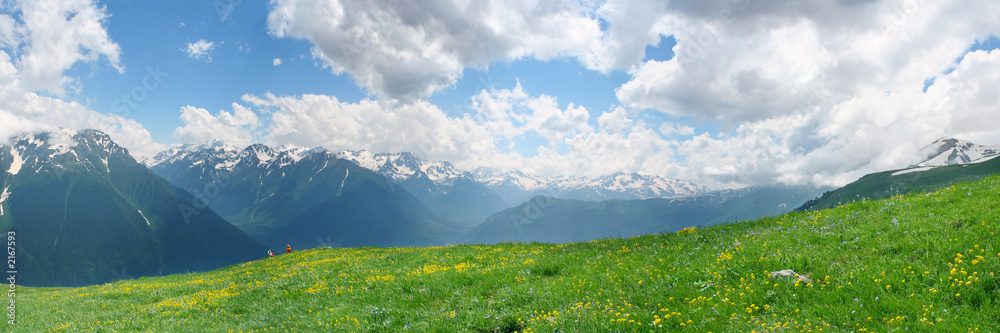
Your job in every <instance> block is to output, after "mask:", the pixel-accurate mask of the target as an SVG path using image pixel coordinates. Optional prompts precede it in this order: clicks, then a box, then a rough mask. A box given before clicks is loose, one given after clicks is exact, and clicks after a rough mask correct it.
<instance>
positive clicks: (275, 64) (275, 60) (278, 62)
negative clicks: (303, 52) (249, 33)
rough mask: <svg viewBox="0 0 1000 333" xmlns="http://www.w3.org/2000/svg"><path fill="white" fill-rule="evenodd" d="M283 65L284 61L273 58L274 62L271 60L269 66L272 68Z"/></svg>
mask: <svg viewBox="0 0 1000 333" xmlns="http://www.w3.org/2000/svg"><path fill="white" fill-rule="evenodd" d="M283 63H284V61H282V60H281V58H274V60H271V64H272V65H274V67H278V66H281V64H283Z"/></svg>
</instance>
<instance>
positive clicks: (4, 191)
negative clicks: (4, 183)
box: [0, 187, 10, 216]
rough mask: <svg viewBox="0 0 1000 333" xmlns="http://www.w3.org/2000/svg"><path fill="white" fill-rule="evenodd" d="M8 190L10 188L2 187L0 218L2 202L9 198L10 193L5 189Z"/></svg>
mask: <svg viewBox="0 0 1000 333" xmlns="http://www.w3.org/2000/svg"><path fill="white" fill-rule="evenodd" d="M9 188H10V187H4V188H3V192H2V193H0V216H3V202H4V201H7V197H10V192H7V189H9Z"/></svg>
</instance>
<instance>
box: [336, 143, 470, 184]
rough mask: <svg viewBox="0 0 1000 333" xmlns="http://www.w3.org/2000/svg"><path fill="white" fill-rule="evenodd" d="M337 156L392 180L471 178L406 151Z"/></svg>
mask: <svg viewBox="0 0 1000 333" xmlns="http://www.w3.org/2000/svg"><path fill="white" fill-rule="evenodd" d="M337 157H338V158H341V159H344V160H348V161H351V162H354V164H357V165H359V166H361V167H362V168H365V169H368V170H372V171H375V172H376V173H378V174H381V175H383V176H385V177H386V178H389V179H392V180H394V181H404V180H407V179H410V178H415V177H416V178H419V177H426V178H427V179H430V180H431V181H434V182H435V183H439V184H444V183H450V182H451V181H454V180H455V179H458V178H463V177H468V178H472V176H471V175H470V174H468V173H466V172H463V171H460V170H458V169H455V167H454V166H452V165H451V163H448V162H428V161H424V160H422V159H420V158H418V157H416V156H415V155H413V154H412V153H408V152H402V153H378V154H373V153H371V152H368V151H365V150H361V151H343V152H340V153H337Z"/></svg>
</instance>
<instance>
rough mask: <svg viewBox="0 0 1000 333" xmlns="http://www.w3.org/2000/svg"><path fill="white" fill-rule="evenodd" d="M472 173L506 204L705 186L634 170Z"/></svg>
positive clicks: (656, 194) (697, 190)
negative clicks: (540, 174) (588, 175)
mask: <svg viewBox="0 0 1000 333" xmlns="http://www.w3.org/2000/svg"><path fill="white" fill-rule="evenodd" d="M474 176H475V177H476V179H477V180H479V181H480V182H482V183H483V184H485V185H486V186H487V187H488V188H490V189H492V190H494V191H496V192H497V194H499V195H500V196H501V197H502V198H503V199H504V200H505V201H506V202H507V203H508V204H511V205H516V204H518V203H521V202H524V201H526V200H528V199H530V198H532V197H535V196H538V195H545V196H551V197H557V198H561V199H574V200H584V201H602V200H637V199H652V198H678V197H689V196H694V195H698V194H702V193H705V192H707V189H705V188H704V187H701V186H697V185H694V184H691V183H688V182H684V181H680V180H675V179H667V178H663V177H660V176H649V175H640V174H638V173H621V172H619V173H615V174H613V175H608V176H603V177H596V178H586V177H551V178H543V177H537V176H532V175H529V174H526V173H524V172H521V171H519V170H513V171H509V172H496V171H493V170H490V169H485V168H481V169H478V170H476V172H475V173H474Z"/></svg>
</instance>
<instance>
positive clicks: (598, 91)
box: [0, 0, 1000, 187]
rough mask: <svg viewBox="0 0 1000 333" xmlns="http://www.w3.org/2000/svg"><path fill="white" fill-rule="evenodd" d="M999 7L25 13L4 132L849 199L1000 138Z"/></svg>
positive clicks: (345, 5) (2, 63) (895, 4)
mask: <svg viewBox="0 0 1000 333" xmlns="http://www.w3.org/2000/svg"><path fill="white" fill-rule="evenodd" d="M995 12H1000V4H994V3H982V2H976V3H972V4H970V3H966V2H961V1H957V0H949V1H939V2H933V3H924V2H912V1H908V0H875V1H867V2H864V3H845V2H843V1H837V0H821V1H812V2H807V3H802V2H788V1H773V2H752V1H742V0H736V1H704V2H699V3H698V5H697V6H693V5H684V3H681V2H664V1H655V0H615V1H594V0H539V1H513V0H511V1H494V2H475V3H468V4H466V3H462V2H458V1H452V0H441V1H433V2H430V1H398V0H272V1H246V0H211V1H206V0H199V1H122V0H92V1H90V2H87V1H70V0H37V1H24V2H10V3H5V4H4V5H3V6H2V7H0V19H2V20H0V46H2V47H0V50H2V51H3V52H4V54H2V55H5V56H6V57H0V88H3V89H0V95H2V96H0V124H2V125H0V134H2V135H11V134H13V133H17V132H18V131H41V130H52V129H57V128H60V127H62V128H88V127H93V128H98V129H101V130H104V131H106V132H108V133H109V134H110V135H111V136H112V138H114V139H115V140H116V141H117V142H119V143H121V144H122V145H124V146H126V147H127V148H129V149H130V151H132V152H133V154H134V155H136V156H137V157H139V158H144V157H148V156H151V155H153V154H155V153H156V152H158V151H160V150H163V149H167V148H169V147H173V146H177V145H179V144H197V143H200V142H204V141H207V140H212V139H223V140H225V141H227V142H229V143H231V144H233V145H237V146H242V145H247V144H250V143H254V142H263V143H266V144H269V145H274V146H278V145H283V144H292V145H299V146H324V147H327V148H329V149H332V150H348V149H350V150H359V149H366V150H370V151H375V152H398V151H412V152H415V153H417V154H418V155H419V156H421V157H424V158H426V159H430V160H447V161H451V162H453V163H454V164H455V165H456V166H459V167H460V168H463V169H467V170H473V169H476V168H479V167H489V168H497V169H500V170H509V169H520V170H524V171H528V172H531V173H535V174H539V175H543V176H554V175H585V176H597V175H603V174H610V173H614V172H640V173H644V174H655V175H661V176H665V177H669V178H678V179H684V180H689V181H693V182H696V183H699V184H703V185H709V186H715V187H733V186H742V185H749V184H763V183H785V184H801V183H812V184H818V185H841V184H844V183H847V182H850V181H852V180H854V179H857V177H859V176H861V175H864V174H865V173H869V172H874V171H881V170H886V169H894V168H902V167H906V166H908V165H910V164H912V163H915V162H919V161H920V159H921V158H922V157H921V153H920V152H919V149H920V148H922V147H923V146H925V145H926V144H928V143H930V142H931V141H933V140H935V139H937V138H939V137H943V136H950V137H960V138H963V139H968V140H972V141H973V142H977V143H983V144H996V143H1000V130H997V128H1000V123H998V122H1000V118H997V117H995V116H994V114H995V112H996V109H995V106H996V105H1000V82H997V81H998V80H1000V79H998V78H1000V75H998V67H1000V65H998V64H1000V52H996V51H994V50H996V49H997V48H998V47H1000V40H998V39H997V38H996V37H995V36H996V35H997V34H1000V22H997V21H996V20H994V19H990V17H989V15H982V13H995ZM43 14H44V15H43ZM25 20H39V21H37V22H36V21H30V22H27V21H25ZM2 55H0V56H2ZM39 110H46V111H44V112H40V111H39Z"/></svg>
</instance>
